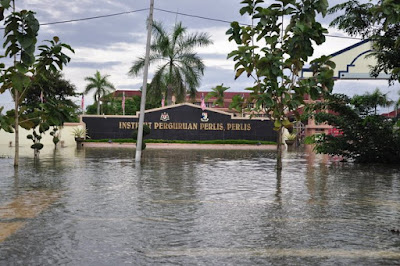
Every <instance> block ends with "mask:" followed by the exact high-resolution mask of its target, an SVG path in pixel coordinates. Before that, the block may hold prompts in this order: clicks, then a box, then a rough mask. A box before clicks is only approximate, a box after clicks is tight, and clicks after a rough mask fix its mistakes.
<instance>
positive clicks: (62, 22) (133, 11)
mask: <svg viewBox="0 0 400 266" xmlns="http://www.w3.org/2000/svg"><path fill="white" fill-rule="evenodd" d="M154 9H155V10H158V11H161V12H165V13H170V14H177V15H181V16H185V17H191V18H198V19H203V20H209V21H216V22H222V23H229V24H230V23H232V21H228V20H223V19H217V18H210V17H204V16H199V15H193V14H187V13H182V12H177V11H171V10H166V9H161V8H154ZM146 10H149V8H142V9H137V10H130V11H125V12H119V13H113V14H106V15H99V16H94V17H86V18H78V19H69V20H61V21H54V22H47V23H40V25H41V26H49V25H56V24H65V23H72V22H79V21H87V20H93V19H100V18H108V17H116V16H121V15H127V14H132V13H137V12H142V11H146ZM239 24H241V25H245V26H251V25H250V24H247V23H239ZM0 29H1V30H4V28H0ZM325 36H326V37H330V38H340V39H353V40H362V38H357V37H347V36H337V35H325Z"/></svg>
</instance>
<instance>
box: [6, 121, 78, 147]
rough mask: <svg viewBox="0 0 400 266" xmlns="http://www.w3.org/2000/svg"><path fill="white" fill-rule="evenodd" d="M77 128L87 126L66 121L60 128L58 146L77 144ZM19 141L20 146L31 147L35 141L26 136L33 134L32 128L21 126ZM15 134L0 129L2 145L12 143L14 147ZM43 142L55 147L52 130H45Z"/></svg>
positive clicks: (46, 145) (45, 145)
mask: <svg viewBox="0 0 400 266" xmlns="http://www.w3.org/2000/svg"><path fill="white" fill-rule="evenodd" d="M75 128H85V124H83V123H65V124H64V126H63V127H62V128H60V130H59V132H60V135H59V138H60V142H59V143H58V144H57V145H58V146H64V147H67V146H73V145H76V143H75V137H74V134H73V131H74V129H75ZM19 134H20V135H19V143H20V147H30V146H31V145H32V144H33V142H32V140H30V139H27V137H26V136H28V135H29V134H32V130H29V131H28V130H26V129H23V128H21V127H20V128H19ZM14 141H15V140H14V134H13V133H8V132H5V131H4V130H0V145H1V147H5V146H6V147H10V144H11V146H12V147H14V146H15V142H14ZM41 143H43V145H44V148H48V147H49V146H50V147H52V148H54V143H53V137H52V136H51V135H50V130H49V131H47V132H45V134H43V135H42V140H41Z"/></svg>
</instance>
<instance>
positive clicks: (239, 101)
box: [229, 94, 245, 113]
mask: <svg viewBox="0 0 400 266" xmlns="http://www.w3.org/2000/svg"><path fill="white" fill-rule="evenodd" d="M244 108H245V100H244V97H243V96H241V95H239V94H237V95H235V96H233V97H232V102H231V103H230V104H229V109H235V110H236V111H237V112H239V113H242V111H243V109H244Z"/></svg>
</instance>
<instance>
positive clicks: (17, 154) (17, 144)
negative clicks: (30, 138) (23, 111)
mask: <svg viewBox="0 0 400 266" xmlns="http://www.w3.org/2000/svg"><path fill="white" fill-rule="evenodd" d="M18 98H19V93H18V90H16V89H15V92H14V101H15V111H14V115H15V124H14V126H15V129H14V137H15V153H14V167H18V164H19V112H18V111H19V108H18Z"/></svg>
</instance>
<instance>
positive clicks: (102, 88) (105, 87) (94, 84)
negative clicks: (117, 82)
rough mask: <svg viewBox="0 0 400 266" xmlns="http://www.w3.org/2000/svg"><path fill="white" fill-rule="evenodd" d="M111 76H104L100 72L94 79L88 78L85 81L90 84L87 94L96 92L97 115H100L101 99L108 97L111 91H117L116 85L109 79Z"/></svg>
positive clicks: (86, 90) (97, 72)
mask: <svg viewBox="0 0 400 266" xmlns="http://www.w3.org/2000/svg"><path fill="white" fill-rule="evenodd" d="M109 76H110V75H104V76H102V75H101V74H100V72H99V71H96V73H95V74H94V76H93V77H86V78H85V81H87V82H89V83H88V84H87V85H86V88H85V92H84V93H85V94H88V93H89V92H91V91H94V101H95V102H96V103H97V114H98V115H99V114H100V99H101V98H102V97H103V96H106V95H107V94H109V93H110V92H111V91H114V90H115V87H114V85H113V84H112V83H111V82H109V81H108V80H107V79H108V77H109Z"/></svg>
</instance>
